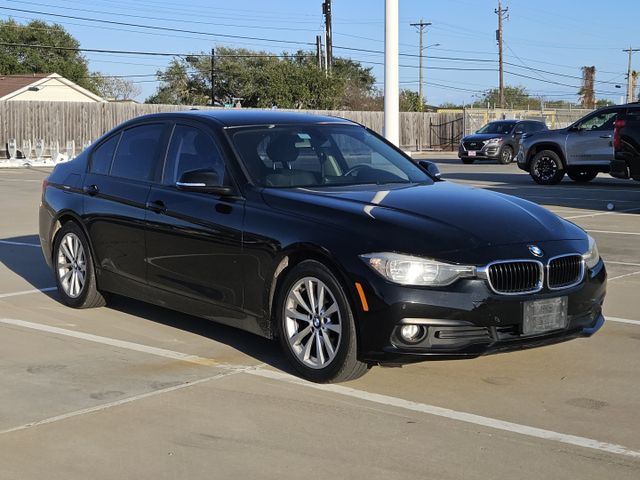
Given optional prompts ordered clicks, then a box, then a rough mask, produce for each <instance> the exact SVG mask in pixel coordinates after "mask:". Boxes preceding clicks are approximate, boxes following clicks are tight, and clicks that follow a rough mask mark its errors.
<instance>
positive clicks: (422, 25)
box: [409, 19, 431, 110]
mask: <svg viewBox="0 0 640 480" xmlns="http://www.w3.org/2000/svg"><path fill="white" fill-rule="evenodd" d="M409 25H411V26H412V27H416V28H417V29H418V33H419V34H420V71H419V72H420V73H419V80H418V82H419V86H418V96H419V98H420V110H422V105H423V104H424V95H423V90H422V85H423V77H422V63H423V54H422V53H423V52H424V47H423V45H424V40H423V36H424V31H425V30H426V28H427V27H428V26H429V25H431V22H425V21H424V20H422V19H420V21H419V22H418V23H410V24H409Z"/></svg>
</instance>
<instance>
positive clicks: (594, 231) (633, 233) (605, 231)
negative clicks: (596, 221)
mask: <svg viewBox="0 0 640 480" xmlns="http://www.w3.org/2000/svg"><path fill="white" fill-rule="evenodd" d="M587 232H593V233H610V234H612V235H638V236H640V232H614V231H612V230H587Z"/></svg>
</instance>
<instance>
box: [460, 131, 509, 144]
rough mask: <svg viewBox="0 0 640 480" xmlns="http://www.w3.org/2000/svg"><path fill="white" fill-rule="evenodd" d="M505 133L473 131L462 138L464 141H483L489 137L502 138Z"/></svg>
mask: <svg viewBox="0 0 640 480" xmlns="http://www.w3.org/2000/svg"><path fill="white" fill-rule="evenodd" d="M506 136H507V135H506V134H504V133H474V134H472V135H467V136H466V137H464V138H463V139H462V141H464V142H483V141H485V140H489V139H490V138H504V137H506Z"/></svg>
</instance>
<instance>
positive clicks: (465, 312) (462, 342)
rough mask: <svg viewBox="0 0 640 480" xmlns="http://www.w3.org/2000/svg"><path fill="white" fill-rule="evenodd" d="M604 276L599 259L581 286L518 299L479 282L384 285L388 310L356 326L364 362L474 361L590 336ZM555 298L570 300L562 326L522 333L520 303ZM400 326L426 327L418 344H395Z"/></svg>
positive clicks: (598, 322)
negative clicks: (442, 286) (428, 287)
mask: <svg viewBox="0 0 640 480" xmlns="http://www.w3.org/2000/svg"><path fill="white" fill-rule="evenodd" d="M606 276H607V274H606V269H605V267H604V264H603V263H602V261H600V263H599V264H598V265H597V266H596V267H595V268H594V269H593V270H590V271H587V272H585V276H584V278H583V280H582V282H581V283H580V284H578V285H576V286H575V287H571V288H567V289H564V290H556V291H548V290H543V291H541V292H539V293H536V294H527V295H516V296H505V295H499V294H494V293H493V292H491V291H490V290H489V288H488V286H487V285H486V283H485V282H484V281H483V280H480V279H474V280H462V281H459V282H457V283H456V284H454V285H452V286H451V287H448V290H442V289H438V290H425V289H418V288H406V287H402V288H397V287H390V286H389V285H388V284H387V289H386V291H384V292H379V293H381V294H382V295H383V298H385V303H388V306H387V307H386V308H382V309H381V310H379V311H376V312H369V314H367V315H366V318H361V319H360V320H361V321H360V322H359V326H360V330H361V332H360V334H361V343H362V344H361V349H362V351H363V355H362V356H363V359H364V360H366V361H368V362H371V363H381V364H385V363H387V364H389V363H391V364H402V363H412V362H419V361H424V360H437V359H441V360H442V359H459V358H473V357H478V356H481V355H487V354H492V353H499V352H506V351H513V350H521V349H526V348H533V347H539V346H543V345H549V344H554V343H559V342H564V341H567V340H571V339H574V338H578V337H588V336H591V335H593V334H594V333H595V332H596V331H597V330H598V329H599V328H600V327H601V326H602V325H603V323H604V317H603V315H602V303H603V301H604V297H605V293H606ZM374 288H376V289H377V288H380V286H376V287H374ZM392 290H393V291H392ZM559 296H566V297H567V299H568V324H567V326H566V328H564V329H562V330H555V331H550V332H547V333H544V334H538V335H529V336H525V335H523V334H522V323H523V304H524V302H525V301H531V300H539V299H548V298H553V297H559ZM372 303H373V304H375V302H372ZM404 324H419V325H423V326H424V327H426V329H427V334H426V336H425V338H424V340H423V341H421V342H420V343H419V344H417V345H407V344H406V343H403V342H402V341H401V340H399V338H400V337H399V334H398V332H399V328H400V327H401V326H402V325H404Z"/></svg>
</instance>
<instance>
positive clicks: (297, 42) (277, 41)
mask: <svg viewBox="0 0 640 480" xmlns="http://www.w3.org/2000/svg"><path fill="white" fill-rule="evenodd" d="M0 10H10V11H14V12H22V13H31V14H35V15H46V16H50V17H56V18H70V19H72V20H83V21H86V22H95V23H107V24H110V25H120V26H125V27H135V28H145V29H150V30H161V31H165V32H177V33H192V34H196V35H206V36H210V37H221V38H234V39H242V40H257V41H261V42H271V43H284V44H294V45H315V44H314V43H312V42H300V41H293V40H280V39H274V38H264V37H252V36H248V35H232V34H226V33H211V32H199V31H196V30H186V29H181V28H171V27H162V26H159V25H142V24H137V23H128V22H117V21H115V20H100V19H97V18H88V17H78V16H74V15H62V14H59V13H50V12H41V11H36V10H25V9H21V8H10V7H0Z"/></svg>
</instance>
